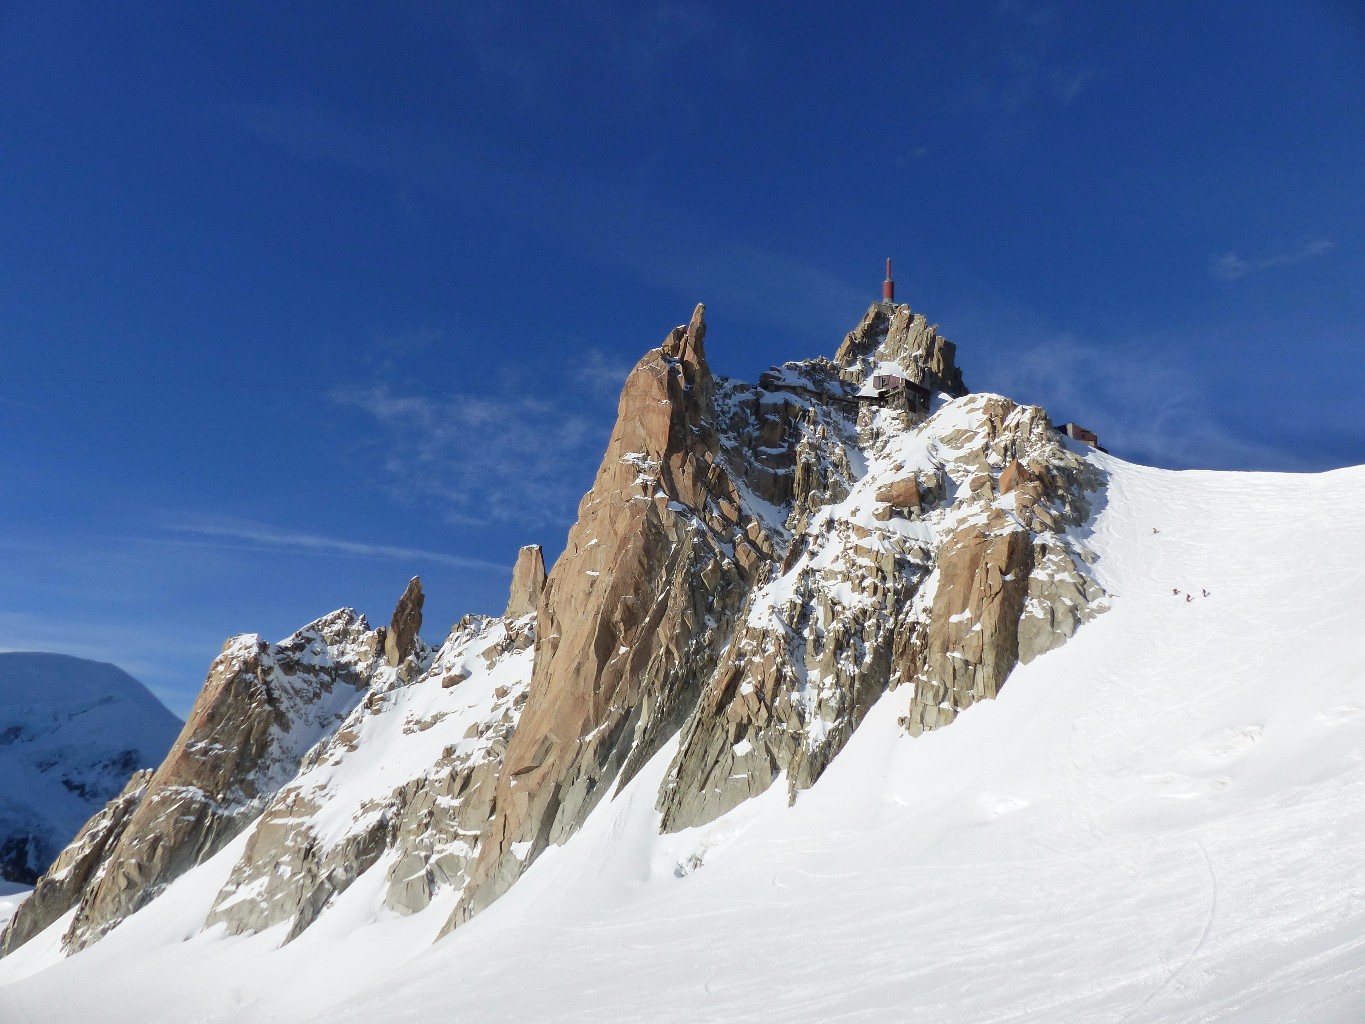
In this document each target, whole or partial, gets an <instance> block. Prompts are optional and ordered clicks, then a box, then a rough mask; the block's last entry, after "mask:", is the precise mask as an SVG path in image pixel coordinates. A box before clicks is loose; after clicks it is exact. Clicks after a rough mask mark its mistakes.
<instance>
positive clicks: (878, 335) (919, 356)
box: [834, 302, 967, 398]
mask: <svg viewBox="0 0 1365 1024" xmlns="http://www.w3.org/2000/svg"><path fill="white" fill-rule="evenodd" d="M956 358H957V346H956V345H954V344H953V343H952V342H951V341H948V340H947V339H946V338H943V337H941V336H940V335H939V333H938V325H937V324H930V323H929V322H928V321H927V320H926V319H925V317H924V314H923V313H915V312H912V311H911V309H910V307H909V306H907V305H904V304H902V305H899V306H897V305H893V304H891V303H889V302H874V303H873V304H872V305H871V306H870V307H868V310H867V313H866V314H864V316H863V319H862V322H861V323H860V324H858V326H857V327H856V328H854V330H852V331H851V332H850V333H849V334H848V336H847V337H845V338H844V341H843V344H842V345H840V346H839V351H838V352H836V353H835V355H834V361H835V363H836V364H838V366H839V367H840V370H841V376H842V377H843V379H844V380H847V381H851V382H853V383H855V384H858V385H862V384H865V383H867V381H868V379H869V378H871V377H872V376H874V375H877V374H888V375H903V376H904V377H906V378H907V379H909V380H911V381H913V382H915V383H916V384H919V385H921V386H922V387H925V388H928V389H929V390H931V391H936V392H937V391H941V392H944V393H946V394H948V395H951V396H953V397H954V398H959V397H961V396H962V395H965V394H966V393H967V386H966V384H964V383H963V381H962V371H961V370H959V369H958V368H957V364H956Z"/></svg>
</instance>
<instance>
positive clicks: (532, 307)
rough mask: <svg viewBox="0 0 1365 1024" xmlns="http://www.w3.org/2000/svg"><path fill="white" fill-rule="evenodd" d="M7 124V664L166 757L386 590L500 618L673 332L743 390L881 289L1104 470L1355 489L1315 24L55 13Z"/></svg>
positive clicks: (1326, 5)
mask: <svg viewBox="0 0 1365 1024" xmlns="http://www.w3.org/2000/svg"><path fill="white" fill-rule="evenodd" d="M0 97H3V102H0V185H2V186H3V187H0V224H3V227H4V243H5V244H4V245H3V246H0V356H3V360H4V365H3V368H2V369H0V436H2V437H3V442H4V443H3V445H0V648H3V649H18V650H50V651H59V652H65V653H71V654H77V655H82V656H86V657H94V658H99V659H101V660H108V661H114V662H116V663H118V664H119V665H120V666H122V667H123V668H125V669H127V670H128V671H130V672H132V673H133V674H134V675H137V676H138V677H139V678H141V679H142V680H143V681H145V682H146V683H147V684H148V685H149V686H151V687H152V688H153V689H154V691H155V692H157V693H158V694H159V695H160V696H161V697H162V698H163V699H164V700H166V701H167V703H168V704H169V705H170V707H171V708H172V709H173V710H175V711H176V712H177V713H180V714H182V715H183V714H184V713H185V712H186V710H187V709H188V707H189V704H190V702H191V701H192V700H193V696H194V694H195V693H196V692H197V690H198V687H199V685H200V683H201V682H202V680H203V676H204V672H205V670H206V668H207V666H208V663H209V662H210V660H211V659H212V658H213V656H214V655H215V654H216V653H217V651H218V650H219V648H220V647H221V645H222V642H223V640H224V639H226V638H227V637H228V636H229V635H231V634H234V633H238V632H261V633H263V634H265V635H267V636H268V637H270V638H272V639H278V638H280V637H282V636H284V635H286V634H287V633H289V632H291V631H292V630H293V629H295V628H297V627H298V626H301V625H303V624H304V623H306V622H308V621H309V620H311V619H312V618H315V617H316V616H318V615H321V614H323V613H325V612H327V611H329V610H331V609H332V608H335V607H338V606H341V605H352V606H354V607H356V608H359V609H360V610H361V611H364V612H365V613H366V614H367V615H369V616H370V618H371V620H372V621H374V622H376V623H378V622H383V621H387V617H388V614H389V613H390V611H391V610H392V606H393V603H394V602H395V601H396V600H397V598H398V596H399V594H400V593H401V592H402V590H403V586H404V584H405V583H406V581H407V579H408V577H409V576H411V575H414V574H420V575H421V576H422V577H423V579H424V581H425V583H426V585H427V592H428V601H427V625H426V628H425V630H424V633H425V634H426V635H427V637H428V639H430V640H432V641H433V642H435V641H439V640H440V639H441V638H442V636H443V635H444V633H445V631H446V629H448V627H449V626H450V624H451V623H452V622H454V621H455V620H456V619H457V618H458V617H459V616H460V615H462V614H464V613H465V612H471V611H472V612H497V611H500V610H501V606H502V604H503V602H504V601H505V594H506V587H507V584H508V582H509V579H510V572H509V567H510V565H511V563H512V561H513V559H514V558H515V553H516V549H517V547H518V546H519V545H520V544H523V543H530V542H538V543H541V544H544V545H545V547H546V549H547V553H548V554H549V555H551V556H552V557H553V555H555V554H557V553H558V551H559V548H560V546H561V545H562V543H563V539H564V536H565V533H566V531H567V529H568V527H569V525H570V523H571V521H572V518H573V515H574V510H575V508H576V505H577V501H578V499H579V497H580V496H581V495H582V493H583V491H584V490H586V488H587V487H588V486H589V484H590V483H591V479H592V475H593V472H594V470H595V468H596V463H597V460H598V458H599V457H600V454H601V451H602V449H603V447H604V446H605V443H606V439H607V436H608V434H609V432H610V428H611V423H612V420H613V415H614V410H615V401H616V394H617V389H618V388H619V385H620V382H621V381H622V379H623V378H624V376H625V374H626V372H627V371H628V369H629V367H630V366H631V365H633V363H634V362H635V360H636V359H638V358H639V356H640V355H641V354H642V353H643V352H644V351H645V350H646V349H648V348H650V347H652V346H654V345H656V344H657V343H658V342H659V340H660V339H661V338H662V337H663V336H664V334H665V333H666V332H667V330H668V329H669V328H670V327H671V326H672V325H674V324H676V323H678V322H680V321H684V320H686V318H687V316H688V314H689V313H690V311H691V308H692V305H693V304H694V303H696V302H698V301H703V302H706V303H707V308H708V322H709V324H710V333H709V334H708V338H707V347H708V352H709V354H710V356H711V359H712V362H713V365H714V367H715V369H716V370H717V372H719V373H723V374H728V375H732V376H738V377H741V378H747V379H750V380H752V379H754V378H755V377H756V376H757V374H758V373H760V372H761V371H762V370H763V369H765V368H766V367H767V366H769V365H771V364H773V363H775V362H780V361H783V360H786V359H790V358H803V357H806V356H811V355H816V354H820V353H824V354H832V353H833V351H834V349H835V347H836V346H837V344H838V342H839V340H840V339H841V338H842V336H843V334H844V333H845V332H847V331H848V330H849V329H851V328H852V327H853V326H854V324H856V322H857V320H858V319H859V317H860V316H861V314H862V313H863V312H864V310H865V309H866V306H867V304H868V303H869V302H870V301H872V300H873V299H874V298H876V297H878V296H879V294H880V282H881V276H882V274H881V269H882V260H883V259H884V258H885V257H887V256H892V257H893V258H894V259H895V261H896V268H897V274H896V277H897V295H898V297H899V298H900V299H902V300H903V301H908V302H909V303H910V304H911V305H912V306H913V307H914V308H915V309H916V310H920V311H923V312H925V313H926V315H928V316H929V318H930V319H931V320H932V321H936V322H938V323H939V324H941V325H942V330H943V333H945V334H946V335H947V336H948V337H949V338H951V339H953V340H954V341H956V342H957V344H958V347H959V362H960V364H961V365H962V367H963V369H964V373H965V376H966V379H967V382H968V384H969V386H971V387H972V388H974V389H976V390H996V391H1002V392H1004V393H1007V394H1010V395H1011V396H1013V397H1015V398H1017V399H1020V400H1024V401H1035V402H1039V403H1041V404H1043V405H1044V406H1045V407H1046V408H1047V409H1048V410H1049V412H1051V413H1052V414H1053V416H1054V418H1056V419H1058V420H1064V419H1076V420H1079V421H1080V422H1082V423H1085V424H1087V425H1089V426H1091V427H1093V428H1094V429H1096V430H1097V431H1098V432H1099V434H1100V436H1101V438H1102V440H1104V441H1105V442H1106V443H1107V444H1108V446H1109V447H1110V448H1111V450H1113V451H1114V452H1115V453H1116V454H1118V455H1121V456H1123V457H1124V458H1128V459H1130V460H1133V461H1137V462H1145V463H1151V464H1157V465H1163V466H1172V467H1212V468H1222V469H1278V470H1293V471H1302V470H1319V469H1325V468H1330V467H1335V466H1342V465H1348V464H1356V463H1360V462H1365V422H1362V416H1361V412H1362V402H1361V400H1360V395H1361V392H1362V388H1363V387H1365V361H1362V358H1361V356H1360V352H1359V349H1360V345H1361V343H1362V341H1363V340H1365V330H1363V328H1365V289H1363V288H1362V282H1365V244H1363V243H1365V201H1362V197H1361V195H1362V188H1365V184H1363V183H1365V14H1363V13H1362V12H1361V9H1360V8H1359V6H1358V5H1357V4H1353V3H1350V2H1328V0H1319V2H1313V0H1298V2H1289V3H1285V2H1276V3H1262V2H1254V0H1252V2H1248V0H1239V2H1235V3H1234V2H1218V0H1210V2H1206V3H1199V4H1190V3H1188V2H1179V3H1175V2H1151V3H1143V4H1132V5H1116V4H1092V3H1060V2H1058V3H1025V2H1013V0H1005V2H990V3H970V2H968V3H961V4H943V3H915V2H900V3H886V4H877V3H867V4H854V5H843V6H831V5H828V4H823V3H820V4H817V3H799V2H798V3H785V4H752V5H735V4H719V3H700V2H698V3H691V2H681V3H655V4H651V3H640V4H625V3H621V4H609V3H587V2H571V3H522V4H517V3H498V2H491V3H485V4H479V5H474V4H465V3H458V4H443V3H436V2H410V3H395V4H382V5H381V4H373V3H365V4H360V3H315V4H310V3H291V4H276V3H255V2H237V3H233V4H230V5H228V4H180V3H137V2H130V3H124V4H117V5H114V4H102V3H88V4H66V3H61V2H56V0H42V2H18V3H12V4H7V5H5V6H4V7H3V8H0ZM1286 528H1287V529H1290V528H1292V524H1286Z"/></svg>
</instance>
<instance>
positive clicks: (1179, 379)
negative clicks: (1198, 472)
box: [972, 334, 1317, 470]
mask: <svg viewBox="0 0 1365 1024" xmlns="http://www.w3.org/2000/svg"><path fill="white" fill-rule="evenodd" d="M992 369H993V373H992V375H991V377H990V379H989V380H986V381H984V382H983V381H979V380H974V381H972V383H973V384H975V385H976V386H978V387H981V386H983V384H984V386H985V387H987V388H989V389H990V390H992V391H999V392H1001V393H1003V394H1006V395H1009V396H1010V397H1012V398H1014V399H1016V400H1018V401H1023V402H1030V403H1033V404H1037V405H1041V406H1043V407H1044V408H1046V409H1047V410H1048V413H1049V415H1051V416H1053V417H1054V418H1055V419H1057V420H1058V421H1059V422H1060V421H1063V420H1074V421H1076V422H1079V423H1081V424H1083V425H1084V426H1086V427H1089V428H1090V429H1092V430H1094V431H1095V432H1096V433H1097V434H1099V437H1100V443H1101V444H1104V445H1105V446H1106V447H1108V448H1110V449H1111V450H1112V451H1114V453H1115V454H1117V455H1120V456H1121V457H1123V458H1125V459H1128V460H1130V461H1134V462H1140V463H1146V464H1151V465H1158V466H1166V467H1170V468H1175V469H1190V468H1204V469H1267V470H1269V469H1274V470H1293V469H1305V468H1317V467H1308V466H1305V465H1304V464H1303V460H1302V456H1301V453H1297V452H1294V451H1291V450H1288V449H1286V448H1279V447H1274V446H1271V445H1266V444H1262V443H1260V442H1258V441H1255V440H1252V439H1248V438H1247V437H1246V436H1244V434H1243V433H1242V432H1241V431H1240V430H1239V429H1238V428H1237V427H1236V426H1235V425H1234V424H1232V423H1230V422H1228V421H1227V420H1226V419H1225V418H1223V417H1222V416H1220V415H1219V414H1218V411H1217V404H1216V403H1215V402H1214V401H1213V400H1212V398H1211V396H1210V394H1209V393H1208V390H1207V388H1206V387H1205V385H1204V383H1203V382H1201V381H1200V380H1199V379H1198V378H1197V377H1195V376H1194V375H1193V374H1192V373H1191V372H1189V371H1188V370H1186V369H1185V368H1183V367H1182V366H1181V365H1180V364H1179V362H1178V361H1172V360H1169V359H1165V358H1163V357H1162V355H1161V352H1160V346H1157V345H1154V344H1152V343H1151V342H1150V341H1147V342H1141V341H1133V342H1129V343H1117V344H1116V343H1095V342H1093V341H1086V340H1082V339H1080V338H1077V337H1075V336H1072V335H1066V334H1055V335H1043V336H1037V337H1034V338H1032V339H1028V340H1024V341H1018V340H1016V341H1012V343H1011V345H1010V349H1009V358H1008V359H1001V360H998V361H997V362H996V363H995V364H994V365H993V367H992Z"/></svg>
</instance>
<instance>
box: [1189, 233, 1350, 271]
mask: <svg viewBox="0 0 1365 1024" xmlns="http://www.w3.org/2000/svg"><path fill="white" fill-rule="evenodd" d="M1333 248H1335V246H1334V245H1333V243H1332V242H1331V241H1329V240H1328V239H1326V238H1317V239H1314V240H1313V241H1311V242H1308V243H1306V244H1304V245H1302V246H1300V247H1299V248H1297V249H1291V250H1289V251H1288V252H1282V253H1277V254H1275V255H1273V256H1266V257H1263V258H1262V259H1256V260H1247V259H1243V258H1242V257H1241V256H1238V255H1237V254H1236V253H1235V252H1230V253H1227V254H1226V255H1223V256H1218V257H1215V258H1214V259H1213V260H1212V261H1211V263H1210V266H1209V269H1210V270H1211V271H1212V273H1213V276H1214V277H1220V278H1222V279H1223V280H1224V281H1236V280H1237V279H1238V278H1242V277H1246V276H1247V275H1248V274H1259V273H1260V272H1261V271H1263V270H1273V269H1275V268H1276V267H1291V266H1293V265H1294V264H1296V263H1304V262H1307V261H1308V260H1312V259H1317V258H1318V257H1319V256H1325V255H1326V254H1327V253H1329V252H1331V251H1332V249H1333Z"/></svg>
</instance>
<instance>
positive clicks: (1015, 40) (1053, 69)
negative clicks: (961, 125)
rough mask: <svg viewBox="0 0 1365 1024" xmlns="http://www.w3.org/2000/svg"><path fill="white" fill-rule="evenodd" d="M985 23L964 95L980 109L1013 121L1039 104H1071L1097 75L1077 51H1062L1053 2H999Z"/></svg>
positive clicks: (1062, 27) (1062, 26)
mask: <svg viewBox="0 0 1365 1024" xmlns="http://www.w3.org/2000/svg"><path fill="white" fill-rule="evenodd" d="M988 24H989V29H990V30H989V31H988V32H985V33H983V34H982V35H981V37H980V39H979V41H978V43H977V45H976V46H975V48H974V50H973V52H972V53H971V54H970V55H969V58H970V59H969V62H968V67H969V68H970V71H969V73H968V77H967V78H966V80H965V84H964V93H963V95H964V98H965V100H966V103H967V105H968V106H969V107H971V108H974V109H975V110H976V111H978V112H980V113H984V114H996V115H1007V116H1009V118H1010V119H1011V121H1012V122H1013V121H1014V119H1015V116H1016V115H1019V114H1021V113H1022V112H1024V111H1025V110H1026V109H1029V108H1035V107H1037V106H1039V105H1040V104H1049V103H1050V104H1055V105H1058V106H1063V107H1066V106H1070V105H1071V104H1072V103H1073V102H1075V100H1076V99H1077V98H1078V97H1079V96H1080V95H1081V94H1082V93H1083V92H1084V91H1085V90H1086V89H1088V88H1089V87H1090V86H1091V85H1092V84H1093V83H1094V82H1095V81H1097V80H1098V79H1099V78H1100V72H1099V71H1097V70H1096V69H1095V68H1093V67H1090V66H1087V65H1086V64H1085V63H1083V62H1082V59H1081V57H1080V55H1076V54H1071V53H1068V52H1066V40H1065V35H1066V33H1065V28H1066V26H1065V24H1064V21H1063V19H1062V18H1061V17H1060V16H1059V14H1058V12H1057V9H1056V8H1055V7H1054V6H1053V5H1051V4H1034V3H1022V2H1019V0H1001V2H1000V3H997V4H996V5H995V8H994V10H993V11H992V13H991V18H990V21H989V23H988ZM1014 128H1015V133H1016V134H1017V132H1018V131H1019V126H1018V125H1017V124H1015V125H1014Z"/></svg>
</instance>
